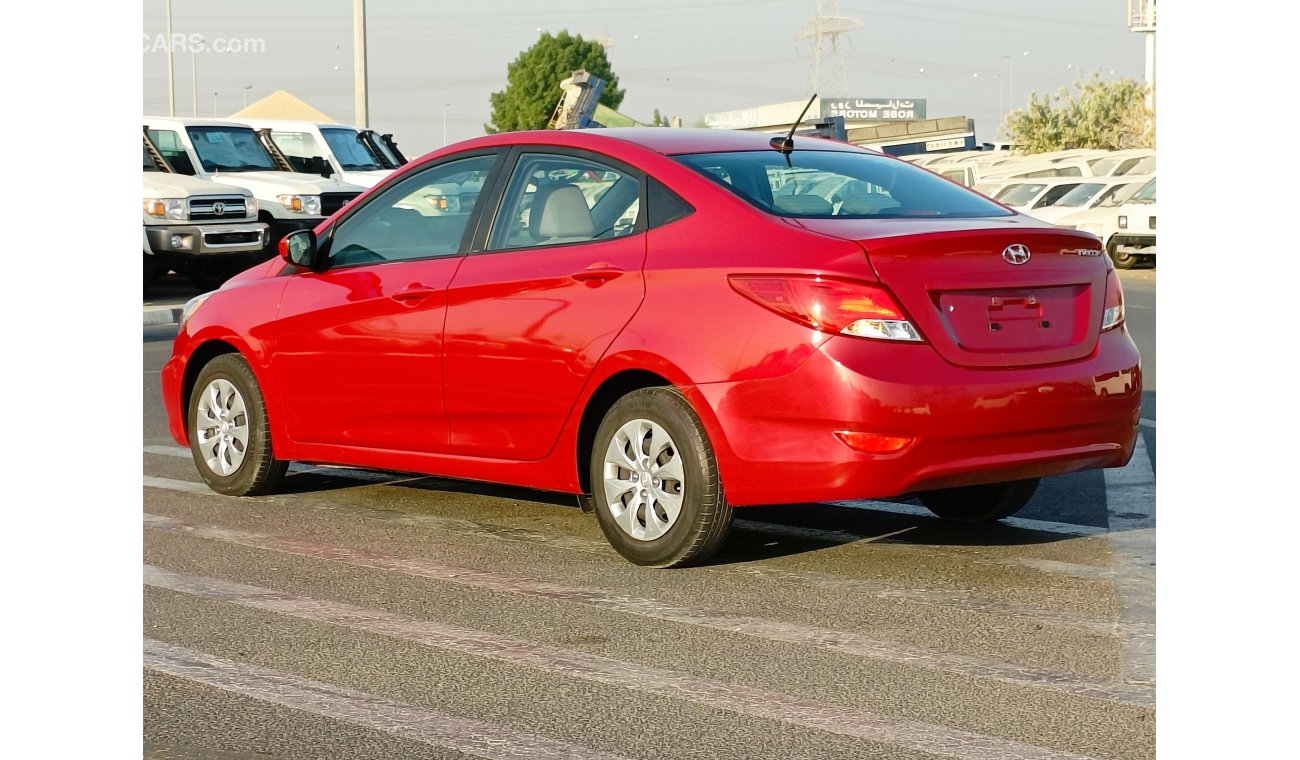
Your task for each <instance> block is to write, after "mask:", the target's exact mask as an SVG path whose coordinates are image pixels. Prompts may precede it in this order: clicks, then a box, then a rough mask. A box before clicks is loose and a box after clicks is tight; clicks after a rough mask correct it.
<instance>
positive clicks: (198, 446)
mask: <svg viewBox="0 0 1300 760" xmlns="http://www.w3.org/2000/svg"><path fill="white" fill-rule="evenodd" d="M189 422H190V425H189V435H190V452H191V453H192V454H193V455H194V464H195V465H196V466H197V467H198V469H199V475H200V476H201V477H202V478H203V481H204V482H205V483H207V484H208V487H209V488H211V489H212V490H214V491H216V492H217V493H222V494H226V495H227V496H253V495H257V494H262V493H269V492H271V491H273V490H275V488H276V486H277V485H279V483H280V481H281V480H282V479H283V478H284V474H285V472H286V471H287V470H288V469H289V463H288V462H287V461H283V460H280V459H276V458H275V453H274V451H273V450H272V448H271V426H270V423H269V422H268V420H267V417H266V402H265V400H264V399H263V396H262V391H261V388H259V387H258V384H257V378H256V377H255V376H254V375H253V370H252V368H250V367H249V366H248V362H247V361H245V360H244V358H243V357H242V356H240V355H239V354H222V355H221V356H218V357H216V358H215V359H213V360H212V361H210V362H208V363H207V364H206V365H205V366H204V367H203V369H202V370H200V371H199V376H198V379H197V380H196V381H195V383H194V393H193V395H192V396H190V405H189Z"/></svg>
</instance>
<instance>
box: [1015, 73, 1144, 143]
mask: <svg viewBox="0 0 1300 760" xmlns="http://www.w3.org/2000/svg"><path fill="white" fill-rule="evenodd" d="M1074 88H1075V89H1076V90H1078V92H1077V93H1071V92H1070V89H1069V88H1067V87H1062V88H1061V89H1060V90H1058V91H1057V92H1056V94H1055V95H1043V96H1041V97H1040V96H1039V95H1038V94H1037V93H1032V94H1031V95H1030V96H1029V105H1028V106H1027V107H1025V108H1022V109H1018V110H1015V111H1012V112H1011V113H1010V114H1008V115H1007V118H1006V120H1005V121H1004V122H1003V130H1004V131H1005V133H1006V135H1007V137H1008V139H1010V141H1011V142H1012V143H1013V144H1015V145H1018V146H1020V149H1021V150H1023V151H1025V152H1027V153H1044V152H1047V151H1052V150H1068V149H1071V148H1100V149H1102V150H1122V149H1124V148H1154V147H1155V114H1154V113H1152V112H1151V111H1150V109H1148V108H1147V105H1146V97H1147V86H1146V85H1145V84H1143V83H1141V82H1138V81H1136V80H1133V79H1119V80H1115V81H1111V82H1103V81H1102V80H1101V75H1100V73H1098V72H1094V73H1092V74H1089V75H1087V76H1086V77H1085V76H1084V75H1082V74H1080V75H1079V77H1078V78H1077V79H1076V80H1075V82H1074Z"/></svg>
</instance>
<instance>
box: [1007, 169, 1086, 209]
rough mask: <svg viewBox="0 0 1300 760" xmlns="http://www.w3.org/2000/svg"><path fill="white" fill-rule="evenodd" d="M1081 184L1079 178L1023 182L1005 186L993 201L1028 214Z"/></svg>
mask: <svg viewBox="0 0 1300 760" xmlns="http://www.w3.org/2000/svg"><path fill="white" fill-rule="evenodd" d="M1082 182H1083V179H1082V178H1080V177H1050V178H1047V179H1043V180H1035V181H1024V182H1021V183H1019V184H1012V185H1007V186H1006V187H1004V188H1002V189H1001V190H1000V191H998V194H997V195H995V196H994V197H993V199H994V200H996V201H997V202H998V203H1001V204H1002V205H1004V206H1009V207H1011V208H1013V209H1015V210H1016V211H1019V212H1021V213H1022V214H1028V213H1030V212H1031V211H1033V210H1034V209H1038V208H1043V207H1045V206H1051V205H1052V204H1053V203H1056V202H1057V201H1059V200H1060V199H1061V198H1063V197H1065V194H1066V193H1068V192H1070V191H1071V190H1073V189H1074V188H1076V187H1078V186H1079V185H1080V183H1082Z"/></svg>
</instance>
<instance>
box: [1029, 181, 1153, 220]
mask: <svg viewBox="0 0 1300 760" xmlns="http://www.w3.org/2000/svg"><path fill="white" fill-rule="evenodd" d="M1150 179H1151V177H1149V176H1134V175H1123V176H1119V177H1094V178H1091V179H1085V180H1084V181H1082V182H1080V183H1079V184H1078V185H1076V186H1075V187H1074V189H1072V190H1070V192H1068V193H1066V194H1065V195H1063V196H1061V197H1060V198H1059V199H1058V200H1057V201H1056V202H1055V203H1053V204H1052V205H1050V206H1043V207H1041V208H1035V209H1032V210H1030V211H1027V212H1025V213H1028V214H1029V215H1030V216H1032V217H1034V218H1035V219H1041V220H1042V221H1044V222H1052V223H1056V222H1057V221H1058V220H1060V219H1061V218H1063V217H1065V216H1067V215H1069V214H1075V213H1078V212H1079V211H1083V210H1084V209H1090V208H1097V207H1098V206H1106V205H1110V206H1117V205H1119V204H1120V203H1123V202H1124V201H1126V200H1128V199H1129V197H1130V196H1131V195H1133V193H1135V192H1137V191H1138V189H1140V188H1141V187H1142V185H1144V184H1146V183H1147V182H1148V181H1149V180H1150Z"/></svg>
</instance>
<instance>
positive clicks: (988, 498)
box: [918, 478, 1038, 524]
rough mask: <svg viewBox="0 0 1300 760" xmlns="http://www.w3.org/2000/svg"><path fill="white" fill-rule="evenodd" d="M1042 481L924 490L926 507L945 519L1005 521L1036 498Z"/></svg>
mask: <svg viewBox="0 0 1300 760" xmlns="http://www.w3.org/2000/svg"><path fill="white" fill-rule="evenodd" d="M1037 489H1038V478H1029V479H1027V480H1013V481H1011V482H1009V483H988V484H984V485H977V486H958V487H956V488H940V489H937V490H934V491H922V492H921V493H920V494H918V496H919V497H920V499H921V503H922V504H924V505H925V508H926V509H928V510H930V511H931V512H933V513H934V514H936V515H938V516H939V517H942V518H943V519H945V520H951V521H952V522H959V523H967V524H977V523H986V522H993V521H995V520H1001V519H1003V518H1004V517H1010V516H1012V515H1014V514H1015V513H1017V512H1019V511H1020V509H1021V508H1022V507H1024V506H1025V505H1026V504H1028V503H1029V500H1030V499H1031V498H1033V496H1034V491H1035V490H1037Z"/></svg>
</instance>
